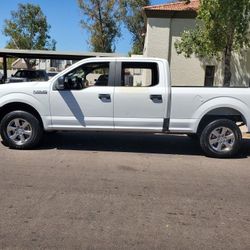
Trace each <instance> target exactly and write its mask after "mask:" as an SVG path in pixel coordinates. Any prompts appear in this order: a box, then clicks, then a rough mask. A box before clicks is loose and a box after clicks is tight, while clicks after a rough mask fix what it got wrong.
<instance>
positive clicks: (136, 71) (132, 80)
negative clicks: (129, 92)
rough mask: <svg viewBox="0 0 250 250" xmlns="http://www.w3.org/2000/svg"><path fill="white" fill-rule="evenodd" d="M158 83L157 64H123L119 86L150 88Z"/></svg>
mask: <svg viewBox="0 0 250 250" xmlns="http://www.w3.org/2000/svg"><path fill="white" fill-rule="evenodd" d="M158 83H159V73H158V65H157V63H143V62H123V63H122V71H121V86H124V87H152V86H155V85H157V84H158Z"/></svg>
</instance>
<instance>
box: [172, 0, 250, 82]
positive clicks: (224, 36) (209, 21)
mask: <svg viewBox="0 0 250 250" xmlns="http://www.w3.org/2000/svg"><path fill="white" fill-rule="evenodd" d="M249 22H250V1H249V0H237V1H235V0H201V4H200V9H199V11H198V16H197V23H196V27H195V29H194V30H189V31H185V32H184V33H183V34H182V37H181V40H180V41H178V42H176V44H175V47H176V49H177V52H178V53H183V54H184V55H185V56H186V57H190V56H191V55H192V54H196V55H197V56H199V57H201V58H210V59H211V58H216V59H219V60H222V61H223V65H224V81H223V85H224V86H225V87H227V86H230V82H231V58H232V52H233V51H240V50H241V49H242V48H249V47H250V37H249Z"/></svg>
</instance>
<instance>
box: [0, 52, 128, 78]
mask: <svg viewBox="0 0 250 250" xmlns="http://www.w3.org/2000/svg"><path fill="white" fill-rule="evenodd" d="M115 56H124V55H121V54H116V53H99V52H61V51H51V50H17V49H0V58H1V57H2V58H3V73H4V76H3V77H4V79H5V80H6V79H7V58H13V57H14V58H31V59H57V60H82V59H85V58H90V57H115Z"/></svg>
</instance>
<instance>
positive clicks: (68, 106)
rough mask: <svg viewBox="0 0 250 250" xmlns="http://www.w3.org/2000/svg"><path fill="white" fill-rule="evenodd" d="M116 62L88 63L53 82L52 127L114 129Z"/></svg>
mask: <svg viewBox="0 0 250 250" xmlns="http://www.w3.org/2000/svg"><path fill="white" fill-rule="evenodd" d="M114 67H115V63H114V62H106V61H100V60H99V61H97V62H89V63H84V64H82V65H80V66H78V67H76V68H75V69H72V70H71V71H69V72H66V73H65V74H64V75H63V76H61V77H59V78H58V79H57V80H56V81H55V82H54V84H53V88H52V91H51V95H50V106H51V117H52V127H53V128H56V129H84V128H90V129H96V128H98V129H100V128H101V129H113V127H114V121H113V116H114V108H113V101H114V85H113V80H114V77H112V75H114V74H113V73H112V72H114Z"/></svg>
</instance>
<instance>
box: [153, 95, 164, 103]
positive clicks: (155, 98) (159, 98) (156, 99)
mask: <svg viewBox="0 0 250 250" xmlns="http://www.w3.org/2000/svg"><path fill="white" fill-rule="evenodd" d="M150 99H151V100H152V101H153V102H155V103H162V95H150Z"/></svg>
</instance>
